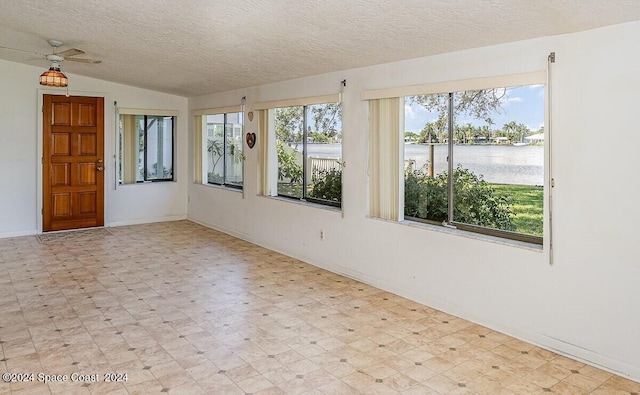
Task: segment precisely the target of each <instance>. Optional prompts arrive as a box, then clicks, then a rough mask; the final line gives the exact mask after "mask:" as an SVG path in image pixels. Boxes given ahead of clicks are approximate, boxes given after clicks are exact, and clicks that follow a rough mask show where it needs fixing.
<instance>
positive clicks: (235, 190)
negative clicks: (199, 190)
mask: <svg viewBox="0 0 640 395" xmlns="http://www.w3.org/2000/svg"><path fill="white" fill-rule="evenodd" d="M193 184H194V185H198V186H201V187H204V188H212V189H218V190H220V191H230V192H236V193H240V194H241V193H242V188H233V187H226V186H224V185H216V184H200V183H199V182H194V183H193Z"/></svg>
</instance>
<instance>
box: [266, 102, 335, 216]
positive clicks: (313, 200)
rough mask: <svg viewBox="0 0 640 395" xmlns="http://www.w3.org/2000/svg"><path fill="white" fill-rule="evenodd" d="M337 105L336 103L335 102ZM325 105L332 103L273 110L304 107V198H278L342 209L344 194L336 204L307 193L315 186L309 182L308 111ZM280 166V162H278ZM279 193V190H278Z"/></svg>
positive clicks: (282, 195) (282, 196)
mask: <svg viewBox="0 0 640 395" xmlns="http://www.w3.org/2000/svg"><path fill="white" fill-rule="evenodd" d="M334 103H336V102H334ZM324 104H330V103H320V104H305V105H301V106H288V107H276V108H274V109H273V112H274V113H275V111H276V110H278V109H281V108H291V107H302V196H300V197H297V196H289V195H284V194H281V193H279V192H277V196H278V197H281V198H286V199H292V200H299V201H303V202H311V203H315V204H321V205H324V206H332V207H337V208H341V207H342V193H341V194H340V201H339V202H336V201H332V200H324V199H318V198H315V197H313V196H309V195H308V193H307V188H308V187H310V186H311V185H313V184H310V181H311V180H309V174H308V173H309V172H308V170H309V169H308V167H309V164H308V160H309V156H308V155H309V151H308V138H309V133H308V132H309V129H308V126H309V123H308V111H309V107H311V106H317V105H324ZM277 139H278V137H277V136H276V141H277ZM340 146H341V148H342V143H340ZM340 157H341V158H342V154H341V155H340ZM278 165H279V162H278ZM276 191H277V188H276Z"/></svg>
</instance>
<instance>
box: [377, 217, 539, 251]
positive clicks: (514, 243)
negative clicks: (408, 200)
mask: <svg viewBox="0 0 640 395" xmlns="http://www.w3.org/2000/svg"><path fill="white" fill-rule="evenodd" d="M367 218H368V219H372V220H377V221H384V222H390V223H394V224H400V225H404V226H410V227H412V228H420V229H427V230H430V231H434V232H441V233H447V234H450V235H456V236H462V237H466V238H469V239H475V240H482V241H487V242H490V243H494V244H502V245H506V246H509V247H516V248H522V249H525V250H529V251H535V252H540V253H542V252H543V250H544V246H543V245H540V244H534V243H527V242H524V241H519V240H511V239H507V238H503V237H497V236H490V235H485V234H482V233H476V232H470V231H467V230H461V229H456V228H449V227H446V226H440V225H434V224H428V223H423V222H418V221H411V220H402V221H393V220H387V219H382V218H376V217H371V216H367Z"/></svg>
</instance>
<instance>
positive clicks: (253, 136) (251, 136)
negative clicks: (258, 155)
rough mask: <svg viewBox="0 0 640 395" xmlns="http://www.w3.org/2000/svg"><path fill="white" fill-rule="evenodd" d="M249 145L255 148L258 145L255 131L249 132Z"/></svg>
mask: <svg viewBox="0 0 640 395" xmlns="http://www.w3.org/2000/svg"><path fill="white" fill-rule="evenodd" d="M246 139H247V146H248V147H249V149H251V148H253V146H254V145H256V134H255V133H247V137H246Z"/></svg>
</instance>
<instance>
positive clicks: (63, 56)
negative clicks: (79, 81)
mask: <svg viewBox="0 0 640 395" xmlns="http://www.w3.org/2000/svg"><path fill="white" fill-rule="evenodd" d="M47 42H48V43H49V45H51V46H52V47H53V52H52V53H48V54H43V53H39V52H34V51H25V50H23V49H17V48H10V47H5V46H0V48H2V49H8V50H10V51H17V52H24V53H30V54H35V55H39V56H41V57H42V58H43V59H46V60H48V61H49V62H58V63H60V62H62V61H64V60H66V61H70V62H80V63H93V64H98V63H102V60H97V59H87V58H76V56H78V55H82V54H84V53H85V52H84V51H83V50H81V49H78V48H69V49H67V50H64V51H62V52H58V48H60V47H61V46H62V45H63V44H64V43H63V42H62V41H58V40H47Z"/></svg>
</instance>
